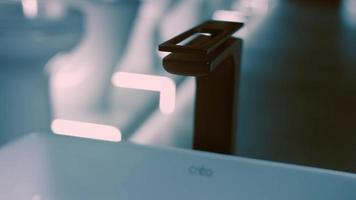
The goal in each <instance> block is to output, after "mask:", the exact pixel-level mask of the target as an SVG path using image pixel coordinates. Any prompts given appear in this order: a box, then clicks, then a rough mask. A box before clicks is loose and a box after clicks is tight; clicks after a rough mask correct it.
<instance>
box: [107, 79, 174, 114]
mask: <svg viewBox="0 0 356 200" xmlns="http://www.w3.org/2000/svg"><path fill="white" fill-rule="evenodd" d="M111 80H112V83H113V84H114V85H115V86H117V87H122V88H130V89H139V90H147V91H155V92H159V93H160V97H159V108H160V110H161V112H162V113H163V114H171V113H172V112H173V111H174V108H175V98H176V85H175V82H174V81H173V80H171V79H170V78H168V77H164V76H153V75H145V74H136V73H127V72H117V73H115V74H114V75H113V76H112V79H111Z"/></svg>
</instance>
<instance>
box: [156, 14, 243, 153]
mask: <svg viewBox="0 0 356 200" xmlns="http://www.w3.org/2000/svg"><path fill="white" fill-rule="evenodd" d="M242 26H243V24H242V23H236V22H223V21H206V22H204V23H202V24H200V25H198V26H196V27H194V28H192V29H190V30H188V31H186V32H184V33H182V34H180V35H178V36H176V37H174V38H172V39H170V40H168V41H166V42H164V43H162V44H161V45H159V50H160V51H167V52H171V54H169V55H167V56H166V57H165V58H164V59H163V66H164V68H165V69H166V71H168V72H170V73H173V74H179V75H185V76H195V77H196V84H197V90H196V100H195V123H194V141H193V148H194V149H197V150H203V151H210V152H216V153H224V154H234V153H235V142H236V124H237V115H236V109H237V103H238V101H237V100H238V93H239V76H240V58H241V47H242V40H241V39H238V38H234V37H232V34H233V33H234V32H236V31H237V30H238V29H240V28H241V27H242Z"/></svg>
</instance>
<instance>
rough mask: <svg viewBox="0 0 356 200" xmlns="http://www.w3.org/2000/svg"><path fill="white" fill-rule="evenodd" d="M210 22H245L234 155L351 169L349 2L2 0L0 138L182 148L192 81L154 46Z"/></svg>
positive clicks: (354, 167)
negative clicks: (57, 137) (167, 65)
mask: <svg viewBox="0 0 356 200" xmlns="http://www.w3.org/2000/svg"><path fill="white" fill-rule="evenodd" d="M209 19H214V20H225V21H236V22H243V23H244V24H245V26H244V28H243V29H241V30H240V31H239V32H237V33H236V35H235V36H236V37H240V38H242V39H243V40H244V44H243V51H242V63H241V77H240V91H239V92H240V98H239V102H238V105H239V106H238V110H237V112H238V121H237V122H236V123H237V125H238V131H237V152H236V154H237V155H239V156H245V157H252V158H259V159H266V160H274V161H281V162H287V163H296V164H302V165H309V166H317V167H323V168H330V169H337V170H344V171H351V172H356V103H355V102H356V53H355V52H356V1H354V0H343V1H342V0H338V1H337V0H329V1H321V0H320V1H317V0H314V1H306V0H305V1H303V0H281V1H278V0H225V1H223V0H221V1H217V0H179V1H178V0H86V1H84V0H83V1H80V0H22V1H20V0H17V1H15V0H13V1H10V0H5V1H1V3H0V146H1V145H4V144H6V143H8V142H10V141H12V140H14V139H16V138H18V137H20V136H22V135H25V134H28V133H30V132H43V133H44V134H51V133H52V132H54V133H57V134H65V133H68V132H70V133H71V134H72V135H76V136H82V137H90V138H94V139H103V140H109V141H114V142H118V141H120V140H130V141H132V142H136V143H141V144H147V145H155V146H176V147H180V148H188V149H189V148H191V144H192V128H193V119H194V95H195V81H194V78H191V77H182V76H175V75H171V74H168V73H167V72H165V71H164V70H163V67H162V64H161V60H162V58H163V57H164V56H165V54H163V53H161V52H158V50H157V47H158V45H159V44H160V43H162V42H164V41H166V40H168V39H170V38H171V37H173V36H175V35H177V34H179V33H181V32H183V31H185V30H187V29H189V28H191V27H193V26H195V25H197V24H199V23H201V22H203V21H205V20H209ZM88 125H89V127H90V130H88ZM89 132H90V133H91V135H88V133H89Z"/></svg>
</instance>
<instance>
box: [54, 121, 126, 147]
mask: <svg viewBox="0 0 356 200" xmlns="http://www.w3.org/2000/svg"><path fill="white" fill-rule="evenodd" d="M51 129H52V131H53V132H54V133H55V134H58V135H66V136H73V137H81V138H89V139H95V140H105V141H111V142H119V141H121V132H120V130H119V129H118V128H116V127H113V126H108V125H103V124H94V123H88V122H80V121H72V120H64V119H55V120H53V121H52V124H51Z"/></svg>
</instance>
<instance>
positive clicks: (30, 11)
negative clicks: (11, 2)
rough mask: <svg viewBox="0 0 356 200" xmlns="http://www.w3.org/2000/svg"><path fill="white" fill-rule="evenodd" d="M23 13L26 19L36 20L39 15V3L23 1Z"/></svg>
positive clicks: (33, 0) (30, 0) (32, 0)
mask: <svg viewBox="0 0 356 200" xmlns="http://www.w3.org/2000/svg"><path fill="white" fill-rule="evenodd" d="M21 3H22V11H23V13H24V15H25V17H27V18H29V19H34V18H36V17H37V15H38V2H37V0H22V1H21Z"/></svg>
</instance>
